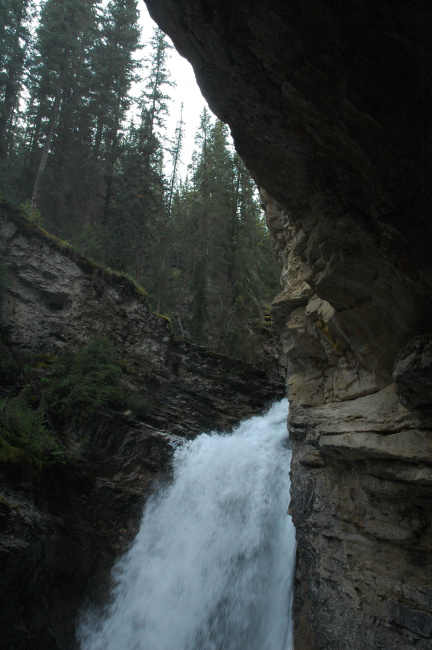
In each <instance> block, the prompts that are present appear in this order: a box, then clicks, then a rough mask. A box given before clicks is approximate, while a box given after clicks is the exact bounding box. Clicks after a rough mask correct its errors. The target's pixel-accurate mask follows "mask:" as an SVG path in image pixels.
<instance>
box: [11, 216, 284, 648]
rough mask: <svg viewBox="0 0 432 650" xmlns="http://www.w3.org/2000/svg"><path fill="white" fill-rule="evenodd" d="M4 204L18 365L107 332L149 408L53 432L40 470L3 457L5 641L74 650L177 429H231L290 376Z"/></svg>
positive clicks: (165, 471) (163, 468)
mask: <svg viewBox="0 0 432 650" xmlns="http://www.w3.org/2000/svg"><path fill="white" fill-rule="evenodd" d="M1 212H2V215H1V217H2V218H1V221H0V251H1V255H2V260H3V261H4V262H5V263H6V264H7V268H8V289H7V292H6V293H5V294H4V295H2V296H1V298H0V314H1V318H0V325H1V333H2V339H3V338H5V340H6V341H7V343H8V345H9V346H10V348H11V349H12V350H13V351H14V355H15V357H16V358H17V359H20V360H21V361H23V362H25V359H26V355H29V354H34V353H38V354H42V355H43V354H45V355H48V356H49V355H57V354H58V353H61V351H62V350H64V349H65V348H72V349H78V348H79V347H80V346H82V345H84V344H86V343H88V342H89V341H90V340H92V339H94V338H95V337H106V338H109V339H110V340H111V341H112V342H113V343H114V345H115V347H116V350H117V352H118V353H119V354H120V355H121V357H122V360H123V363H124V364H126V366H127V368H128V375H127V377H129V378H131V377H135V378H136V380H137V381H138V380H140V381H141V384H142V386H143V388H144V389H145V392H144V393H143V394H142V396H143V397H144V398H146V400H147V401H148V402H149V404H150V406H151V410H149V412H148V413H147V414H146V415H142V417H140V421H137V420H136V419H134V418H133V417H132V414H131V412H130V411H127V412H125V413H113V412H103V413H95V414H94V415H93V416H92V417H91V418H90V419H87V420H86V421H85V423H84V424H83V425H82V430H81V431H76V430H74V428H73V427H70V428H67V429H66V430H65V431H62V432H60V433H61V435H62V440H63V442H64V443H65V444H66V446H67V447H68V450H69V456H68V461H67V462H66V463H65V464H60V465H53V466H49V467H46V468H44V469H43V471H42V472H41V473H38V472H35V471H32V470H29V469H27V470H25V471H23V469H20V468H14V467H13V466H12V467H11V466H7V465H1V464H0V582H1V585H2V588H1V591H0V639H1V641H0V645H1V647H4V648H8V649H9V648H10V649H11V650H22V649H24V648H32V649H36V648H40V649H41V650H59V649H60V650H65V649H66V648H71V647H74V644H73V638H74V631H75V626H76V616H77V613H78V611H79V608H80V607H81V606H82V605H83V603H84V599H85V597H86V596H92V598H95V597H96V596H98V595H100V594H101V593H102V592H105V594H106V592H107V583H108V575H109V570H110V568H111V566H112V563H113V561H114V559H115V557H116V556H117V555H118V554H119V553H120V552H121V551H122V550H124V548H125V546H126V544H127V543H128V542H129V541H130V540H131V539H132V537H133V535H134V533H136V532H137V528H138V525H139V521H140V517H141V512H142V507H143V504H144V502H145V500H146V498H147V497H148V496H149V494H150V493H151V492H152V491H153V490H154V489H156V488H157V485H158V483H159V482H160V481H166V480H167V479H169V476H170V461H171V458H172V454H173V452H174V449H175V448H176V446H177V445H178V444H180V442H181V440H182V438H185V437H186V438H190V437H194V436H196V435H197V434H199V433H201V432H202V431H203V430H210V429H215V428H222V429H224V430H227V429H229V428H231V427H232V426H233V425H235V424H237V423H238V422H239V421H240V420H242V419H244V418H245V417H248V416H251V415H253V414H255V413H259V412H261V411H262V410H263V409H264V408H265V406H266V405H267V404H270V403H271V402H272V401H274V400H275V399H277V398H281V397H282V396H283V395H284V393H285V385H284V383H282V384H281V383H279V384H278V383H274V382H272V381H269V380H268V378H267V375H266V373H265V372H264V371H262V370H260V369H258V368H255V367H253V366H251V365H248V364H245V363H242V362H240V361H236V360H234V359H229V358H228V357H225V356H223V355H219V354H217V353H215V352H212V351H211V350H207V349H205V348H202V347H200V346H197V345H194V344H192V343H189V342H186V341H182V342H179V341H176V340H174V338H173V337H172V336H171V333H170V329H169V325H168V322H167V319H166V318H162V317H160V316H158V315H155V314H153V313H152V312H151V311H150V309H149V307H148V305H147V298H146V296H145V294H144V292H142V290H140V289H139V288H138V287H136V285H134V284H133V282H132V281H131V280H130V279H128V278H127V277H124V276H122V275H119V274H114V273H112V272H109V271H106V270H105V271H104V270H103V269H101V268H100V267H97V266H96V265H94V264H92V263H91V262H90V261H88V260H86V259H85V258H83V257H82V256H80V255H78V254H77V253H76V252H74V251H73V250H72V249H71V248H70V247H69V246H68V245H65V244H63V243H62V242H59V241H58V240H56V239H55V238H53V237H51V236H48V235H47V234H46V233H44V232H42V231H41V230H40V229H39V228H37V227H36V226H34V224H32V223H31V222H29V221H28V220H26V219H25V218H24V217H22V216H21V215H19V214H17V213H16V212H15V211H14V210H11V209H6V208H5V207H3V208H2V210H1ZM130 381H132V379H130ZM141 384H140V385H141ZM135 388H136V384H135ZM101 585H102V586H104V587H105V589H101Z"/></svg>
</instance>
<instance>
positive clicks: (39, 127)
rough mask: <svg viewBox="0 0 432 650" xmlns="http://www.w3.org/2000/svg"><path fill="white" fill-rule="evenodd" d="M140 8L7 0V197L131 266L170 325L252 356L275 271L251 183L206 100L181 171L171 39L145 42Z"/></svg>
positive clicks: (3, 21)
mask: <svg viewBox="0 0 432 650" xmlns="http://www.w3.org/2000/svg"><path fill="white" fill-rule="evenodd" d="M138 18H139V14H138V7H137V0H109V2H103V3H102V2H98V1H96V0H44V1H43V2H41V4H40V6H35V4H34V2H33V0H2V2H1V4H0V192H1V200H3V201H6V202H8V203H10V204H12V205H15V206H18V207H19V208H20V209H21V210H22V211H23V212H24V213H25V215H26V216H27V217H28V218H29V219H32V220H33V221H35V222H36V223H37V224H38V225H39V226H41V227H43V228H44V229H46V230H47V231H49V232H50V233H52V234H54V235H55V236H57V237H58V238H60V239H62V240H66V241H68V242H69V243H70V244H71V245H72V246H74V247H75V248H76V249H77V250H78V251H80V252H81V253H82V254H84V255H85V256H87V257H88V258H90V259H92V260H94V261H95V262H97V263H99V264H102V265H104V266H107V267H109V268H112V269H115V270H117V271H120V272H124V273H126V274H128V275H130V276H131V277H132V278H133V279H134V280H135V281H136V282H137V283H138V284H139V285H141V286H142V287H144V288H145V290H146V291H147V292H148V294H149V296H150V298H149V299H150V304H151V306H152V309H153V310H154V311H156V312H158V313H164V314H166V315H168V316H169V317H170V319H171V323H172V327H173V329H174V331H175V332H176V334H177V335H179V336H183V337H188V338H191V339H193V340H194V341H196V342H197V343H199V344H203V345H206V346H209V347H211V348H212V349H215V350H217V351H219V352H223V353H226V354H229V355H231V356H234V357H239V358H243V359H246V360H248V361H252V362H257V361H259V358H260V355H261V352H262V349H263V345H264V343H263V341H264V338H263V337H265V333H266V323H267V320H268V319H267V318H266V310H267V309H268V301H269V299H270V298H271V296H272V295H274V294H275V292H276V290H277V275H278V274H277V268H276V266H275V262H274V261H273V256H272V253H271V249H270V241H269V235H268V233H267V230H266V225H265V221H264V219H263V215H262V211H261V208H260V204H259V200H258V198H257V191H256V187H255V185H254V182H253V180H252V179H251V177H250V175H249V173H248V171H247V169H246V167H245V165H244V163H243V162H242V160H241V159H240V158H239V156H238V155H237V154H236V153H235V152H234V150H233V148H232V146H231V144H230V141H229V134H228V130H227V127H226V126H225V125H224V124H223V123H222V122H220V121H219V120H217V119H215V118H213V116H212V115H211V114H210V113H209V112H208V111H207V110H206V109H205V110H204V111H203V112H202V115H201V122H200V126H199V129H198V131H197V133H196V134H195V143H196V148H195V153H194V155H193V159H192V160H190V161H183V163H188V167H187V169H188V172H187V175H186V174H183V175H182V174H181V161H182V144H183V142H184V137H185V129H184V122H183V115H182V111H181V108H180V107H179V106H175V105H173V102H172V101H170V89H171V87H172V86H173V84H174V83H175V81H176V80H174V79H172V78H171V76H170V72H169V66H168V60H169V56H170V48H171V47H172V46H171V45H169V43H168V42H167V40H166V37H165V35H164V34H163V32H161V31H160V30H157V29H155V30H154V32H153V37H152V39H151V41H150V43H148V44H146V47H145V48H143V44H142V43H141V34H140V27H139V22H138ZM177 81H178V83H180V82H181V81H180V80H177ZM138 83H139V87H140V88H141V94H140V96H139V97H138V98H133V97H132V94H131V90H132V88H133V87H137V84H138ZM170 113H171V114H173V115H176V114H177V115H179V116H180V118H179V120H178V124H177V128H176V131H175V137H174V138H171V139H170V138H168V136H167V129H166V121H167V118H168V116H169V115H170Z"/></svg>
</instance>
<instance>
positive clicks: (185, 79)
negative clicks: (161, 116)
mask: <svg viewBox="0 0 432 650" xmlns="http://www.w3.org/2000/svg"><path fill="white" fill-rule="evenodd" d="M138 8H139V10H140V14H141V18H140V25H141V29H142V36H141V42H142V43H148V42H149V41H150V38H151V37H152V33H153V29H154V28H155V27H157V25H156V23H155V22H154V21H153V20H152V19H151V18H150V15H149V13H148V11H147V7H146V4H145V2H144V1H143V0H142V1H141V2H139V3H138ZM167 40H168V42H169V43H171V40H170V39H169V38H168V37H167ZM149 51H150V50H149V48H144V50H142V51H140V53H139V56H140V57H143V56H147V54H148V53H149ZM169 70H170V72H171V76H172V79H173V81H175V82H176V87H175V88H170V89H168V93H169V94H170V95H171V97H172V100H171V101H170V102H169V104H168V110H169V113H170V115H169V117H168V118H167V120H166V126H167V133H168V137H170V138H173V137H174V131H175V128H176V126H177V123H178V121H179V119H180V107H181V103H182V102H183V104H184V106H183V121H184V123H185V129H184V131H185V136H184V140H183V151H182V165H181V167H180V175H181V176H182V177H183V178H184V177H185V176H186V172H187V165H188V164H189V163H190V162H191V160H192V154H193V151H194V149H195V143H194V138H195V133H196V131H197V129H198V126H199V121H200V115H201V113H202V110H203V108H204V107H205V106H206V107H207V108H208V106H207V102H206V101H205V99H204V97H203V96H202V95H201V91H200V89H199V87H198V85H197V83H196V80H195V74H194V71H193V68H192V66H191V64H190V63H189V61H187V60H186V59H184V58H183V57H182V56H180V54H179V53H178V52H177V51H176V50H175V49H172V50H170V59H169ZM168 93H167V94H168ZM134 94H139V88H135V89H134ZM166 162H167V166H168V167H169V161H166Z"/></svg>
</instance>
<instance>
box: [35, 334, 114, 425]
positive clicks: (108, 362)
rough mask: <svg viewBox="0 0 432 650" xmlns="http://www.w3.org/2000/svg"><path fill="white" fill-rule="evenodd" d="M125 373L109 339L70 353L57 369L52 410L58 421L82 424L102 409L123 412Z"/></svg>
mask: <svg viewBox="0 0 432 650" xmlns="http://www.w3.org/2000/svg"><path fill="white" fill-rule="evenodd" d="M121 372H122V371H121V368H120V365H119V360H118V357H117V354H116V351H115V348H114V346H113V344H112V343H111V342H110V341H108V340H107V339H104V338H100V339H95V340H93V341H92V342H91V343H89V344H88V345H86V346H85V347H84V348H82V349H81V350H79V351H78V352H72V351H69V352H66V353H65V354H64V355H63V356H62V358H61V359H60V360H59V361H58V362H57V363H55V364H54V367H53V375H54V376H53V379H52V382H51V385H50V387H49V389H48V392H47V406H48V409H49V410H50V411H51V412H52V413H53V416H54V417H56V418H57V419H60V420H61V421H63V422H72V423H75V424H78V423H79V422H81V421H82V420H84V419H85V417H86V416H88V415H90V414H91V413H94V412H95V411H96V410H98V409H100V408H103V407H111V408H121V407H122V406H123V405H124V395H123V392H122V390H121V387H120V384H119V382H120V377H121Z"/></svg>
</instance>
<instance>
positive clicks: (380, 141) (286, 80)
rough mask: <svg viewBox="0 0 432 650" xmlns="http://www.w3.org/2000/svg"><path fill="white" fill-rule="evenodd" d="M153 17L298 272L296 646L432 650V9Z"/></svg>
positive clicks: (274, 5)
mask: <svg viewBox="0 0 432 650" xmlns="http://www.w3.org/2000/svg"><path fill="white" fill-rule="evenodd" d="M146 3H147V6H148V8H149V10H150V13H151V14H152V16H153V17H154V18H155V20H156V21H157V22H158V23H159V25H160V26H161V27H162V28H163V29H164V30H166V31H167V33H168V34H169V35H170V36H171V37H172V39H173V41H174V44H175V45H176V47H177V48H178V50H179V51H180V53H181V54H183V55H185V56H186V57H187V58H188V59H189V60H190V61H191V63H192V64H193V66H194V69H195V73H196V76H197V80H198V83H199V85H200V87H201V89H202V91H203V94H204V95H205V96H206V98H207V99H208V101H209V103H210V106H211V108H212V109H213V110H214V111H215V112H216V113H217V114H218V115H219V116H220V117H221V118H222V119H223V120H225V121H227V122H228V123H229V125H230V127H231V131H232V134H233V137H234V140H235V142H236V146H237V149H238V151H239V153H240V154H241V155H242V156H243V157H244V159H245V160H246V162H247V164H248V166H249V167H250V169H251V171H252V173H253V174H254V176H255V178H256V180H257V182H258V183H259V185H260V186H262V187H263V188H264V191H263V202H264V203H265V204H266V209H267V218H268V222H269V227H270V230H271V232H272V235H273V239H274V245H275V251H276V253H277V255H278V256H279V258H280V260H281V263H282V265H283V271H282V283H283V290H282V292H281V293H280V295H279V296H277V298H276V299H275V302H274V306H273V319H274V321H275V322H276V324H277V326H278V327H279V330H280V332H281V339H282V343H283V348H284V354H285V356H286V359H287V363H288V386H289V393H288V395H289V399H290V406H291V410H290V429H291V436H292V439H293V464H292V501H291V506H290V507H291V512H292V514H293V517H294V521H295V524H296V527H297V539H298V558H297V572H296V594H295V611H294V615H295V627H296V640H295V643H296V648H298V649H299V650H306V649H307V648H313V649H317V648H320V649H324V648H325V649H329V650H330V649H332V650H335V649H340V650H345V649H346V648H350V650H357V649H358V650H360V649H361V650H364V649H365V648H367V649H369V648H386V649H388V650H394V649H396V648H398V649H399V648H403V649H405V648H412V647H416V648H421V649H426V648H429V647H430V646H431V643H432V640H431V639H432V589H431V587H430V584H431V577H432V554H431V552H432V531H431V524H432V516H431V514H432V513H431V508H432V506H431V504H432V499H431V496H432V474H431V472H432V431H431V361H430V358H431V357H430V355H431V351H430V331H431V329H432V328H431V311H432V291H431V289H432V273H431V270H432V269H431V262H432V256H431V243H432V237H431V234H432V233H431V227H432V220H431V214H430V188H431V185H430V173H431V165H430V161H431V159H432V156H431V153H432V152H431V138H430V127H431V122H430V116H431V80H432V39H431V34H432V6H431V4H430V2H428V1H427V0H420V1H419V2H410V1H409V0H396V1H395V2H392V3H387V2H382V1H379V2H370V1H369V0H347V1H346V2H343V3H342V2H334V1H333V0H308V1H306V0H287V1H282V0H248V1H247V2H246V0H232V1H231V2H229V3H228V2H225V0H146ZM270 197H272V198H270Z"/></svg>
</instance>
